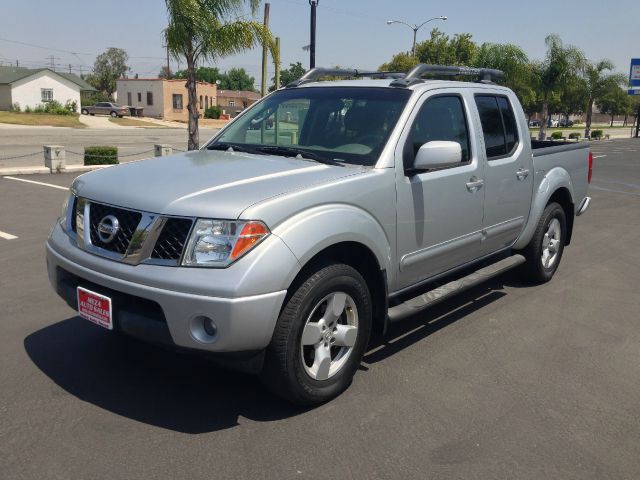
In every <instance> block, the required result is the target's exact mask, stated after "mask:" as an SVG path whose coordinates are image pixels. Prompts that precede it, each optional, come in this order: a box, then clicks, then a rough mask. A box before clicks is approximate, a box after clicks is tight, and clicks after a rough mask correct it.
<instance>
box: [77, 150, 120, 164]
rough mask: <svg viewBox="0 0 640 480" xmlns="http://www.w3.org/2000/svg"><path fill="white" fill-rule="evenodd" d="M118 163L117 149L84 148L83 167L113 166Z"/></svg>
mask: <svg viewBox="0 0 640 480" xmlns="http://www.w3.org/2000/svg"><path fill="white" fill-rule="evenodd" d="M116 163H118V147H107V146H94V147H84V164H85V165H114V164H116Z"/></svg>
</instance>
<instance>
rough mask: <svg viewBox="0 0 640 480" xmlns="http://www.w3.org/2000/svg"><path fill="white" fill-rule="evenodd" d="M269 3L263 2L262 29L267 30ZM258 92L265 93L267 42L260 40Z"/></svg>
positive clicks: (263, 94)
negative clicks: (260, 64) (259, 81)
mask: <svg viewBox="0 0 640 480" xmlns="http://www.w3.org/2000/svg"><path fill="white" fill-rule="evenodd" d="M270 7H271V4H269V3H265V4H264V29H265V30H269V8H270ZM260 93H261V94H262V96H263V97H264V96H265V95H266V94H267V43H266V42H262V85H261V86H260Z"/></svg>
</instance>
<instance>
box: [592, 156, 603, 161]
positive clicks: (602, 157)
mask: <svg viewBox="0 0 640 480" xmlns="http://www.w3.org/2000/svg"><path fill="white" fill-rule="evenodd" d="M604 157H606V155H594V157H593V158H594V160H595V159H596V158H604Z"/></svg>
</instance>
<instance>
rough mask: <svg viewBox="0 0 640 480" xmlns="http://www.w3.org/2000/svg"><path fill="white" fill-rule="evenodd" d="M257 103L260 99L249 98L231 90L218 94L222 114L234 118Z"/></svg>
mask: <svg viewBox="0 0 640 480" xmlns="http://www.w3.org/2000/svg"><path fill="white" fill-rule="evenodd" d="M257 101H258V98H255V99H254V98H248V97H246V96H243V95H241V94H239V93H234V92H233V91H231V90H224V91H220V92H218V106H219V107H220V108H221V109H222V113H226V114H228V115H231V116H232V117H235V116H236V115H237V114H238V113H240V112H241V111H243V110H244V109H245V108H248V107H250V106H251V105H253V104H254V103H256V102H257ZM231 104H233V105H231Z"/></svg>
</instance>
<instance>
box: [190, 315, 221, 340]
mask: <svg viewBox="0 0 640 480" xmlns="http://www.w3.org/2000/svg"><path fill="white" fill-rule="evenodd" d="M190 328H191V336H192V337H193V338H195V339H196V340H197V341H198V342H201V343H213V342H214V341H215V340H216V338H217V337H218V327H217V326H216V322H214V321H213V319H211V318H209V317H205V316H204V315H198V316H196V317H193V318H192V319H191V323H190Z"/></svg>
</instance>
